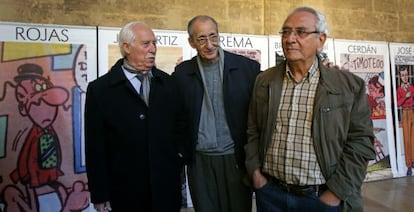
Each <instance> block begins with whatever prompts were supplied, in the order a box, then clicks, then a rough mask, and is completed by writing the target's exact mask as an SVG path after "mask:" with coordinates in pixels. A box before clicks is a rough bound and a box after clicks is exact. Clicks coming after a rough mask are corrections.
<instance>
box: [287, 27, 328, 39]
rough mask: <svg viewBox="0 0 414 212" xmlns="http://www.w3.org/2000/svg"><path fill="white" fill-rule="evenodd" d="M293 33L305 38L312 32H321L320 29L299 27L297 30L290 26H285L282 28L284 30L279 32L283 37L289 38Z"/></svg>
mask: <svg viewBox="0 0 414 212" xmlns="http://www.w3.org/2000/svg"><path fill="white" fill-rule="evenodd" d="M291 33H294V34H295V36H297V37H299V38H305V37H306V36H308V35H310V34H314V33H315V34H319V33H320V32H318V31H316V30H315V31H306V29H303V28H298V29H296V30H294V29H289V28H285V29H282V31H280V32H279V34H280V35H281V36H282V37H283V38H287V37H289V36H290V34H291Z"/></svg>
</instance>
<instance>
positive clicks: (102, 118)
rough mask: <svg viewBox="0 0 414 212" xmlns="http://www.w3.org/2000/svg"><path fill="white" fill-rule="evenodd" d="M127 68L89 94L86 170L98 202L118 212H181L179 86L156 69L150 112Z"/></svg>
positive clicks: (117, 68) (114, 72)
mask: <svg viewBox="0 0 414 212" xmlns="http://www.w3.org/2000/svg"><path fill="white" fill-rule="evenodd" d="M122 64H123V59H120V60H119V61H118V62H117V63H116V64H115V65H114V66H113V67H112V68H111V70H110V71H109V72H108V73H107V74H105V75H104V76H102V77H100V78H98V79H96V80H95V81H92V82H91V83H89V85H88V89H87V94H86V106H85V126H86V127H85V131H86V132H85V133H86V142H85V143H86V167H87V176H88V185H89V190H90V192H91V199H92V202H93V203H100V202H105V201H108V200H109V201H111V204H112V208H113V209H114V210H113V211H130V210H135V209H136V210H137V211H159V212H165V211H179V209H180V205H181V202H180V198H181V184H180V168H179V164H178V156H177V151H176V147H175V145H174V141H173V126H174V116H175V113H174V111H175V104H174V96H175V94H174V93H175V87H174V83H173V81H172V80H171V78H170V76H169V75H168V74H166V73H164V72H162V71H161V70H159V69H157V68H155V67H154V68H153V69H152V74H153V78H152V79H151V84H150V85H151V87H150V99H149V105H150V106H149V107H147V106H146V105H145V103H144V101H142V100H141V98H140V97H139V95H138V93H137V92H136V91H135V89H134V88H133V87H132V85H131V83H130V82H129V80H128V79H127V78H126V77H125V74H124V73H123V71H122ZM134 207H138V208H135V209H134Z"/></svg>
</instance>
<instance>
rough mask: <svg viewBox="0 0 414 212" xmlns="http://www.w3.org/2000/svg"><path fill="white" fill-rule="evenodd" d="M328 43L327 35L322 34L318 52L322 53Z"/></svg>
mask: <svg viewBox="0 0 414 212" xmlns="http://www.w3.org/2000/svg"><path fill="white" fill-rule="evenodd" d="M325 42H326V33H321V34H320V35H319V46H318V52H321V51H322V50H323V46H324V45H325Z"/></svg>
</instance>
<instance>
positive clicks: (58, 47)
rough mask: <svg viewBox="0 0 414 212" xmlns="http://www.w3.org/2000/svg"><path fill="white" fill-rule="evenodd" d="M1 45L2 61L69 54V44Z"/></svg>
mask: <svg viewBox="0 0 414 212" xmlns="http://www.w3.org/2000/svg"><path fill="white" fill-rule="evenodd" d="M3 45H4V46H3V53H4V54H3V61H12V60H18V59H21V58H34V57H41V56H47V55H60V54H70V52H71V45H70V44H54V45H45V44H44V43H23V42H5V43H3Z"/></svg>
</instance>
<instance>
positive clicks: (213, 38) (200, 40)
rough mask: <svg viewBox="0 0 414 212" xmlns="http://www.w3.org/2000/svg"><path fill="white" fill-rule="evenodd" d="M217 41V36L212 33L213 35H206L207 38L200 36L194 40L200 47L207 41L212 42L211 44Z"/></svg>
mask: <svg viewBox="0 0 414 212" xmlns="http://www.w3.org/2000/svg"><path fill="white" fill-rule="evenodd" d="M218 39H219V36H218V34H216V33H214V34H210V35H208V36H204V35H202V36H200V37H198V38H196V40H197V42H198V43H199V44H200V45H204V44H206V43H207V41H208V40H209V41H210V42H212V43H217V41H218Z"/></svg>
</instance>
